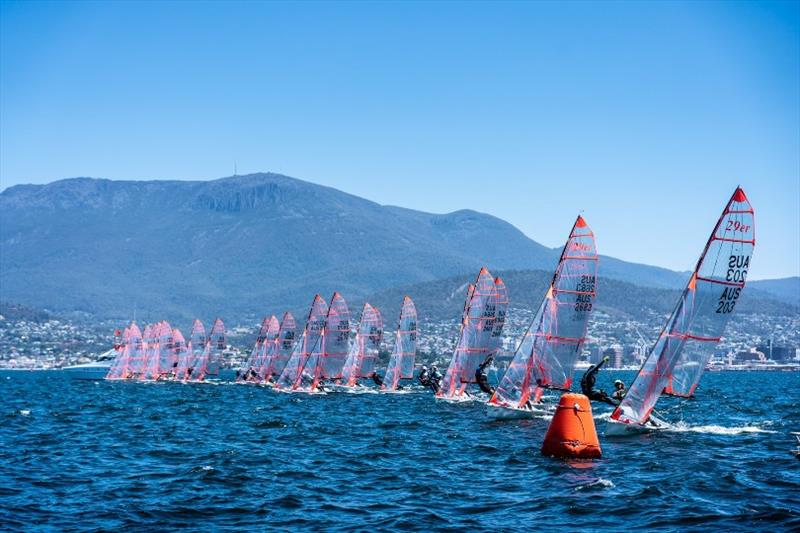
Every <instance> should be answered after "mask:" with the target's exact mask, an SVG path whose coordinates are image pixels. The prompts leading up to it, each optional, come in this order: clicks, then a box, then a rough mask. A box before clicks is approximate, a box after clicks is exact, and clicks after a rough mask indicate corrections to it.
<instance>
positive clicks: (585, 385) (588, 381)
mask: <svg viewBox="0 0 800 533" xmlns="http://www.w3.org/2000/svg"><path fill="white" fill-rule="evenodd" d="M607 362H608V356H606V357H603V360H602V361H600V362H599V363H597V364H596V365H593V366H591V367H589V370H587V371H586V373H585V374H584V375H583V377H582V378H581V392H582V393H583V394H585V395H586V396H588V397H589V399H590V400H594V401H596V402H605V403H607V404H609V405H613V406H615V407H616V406H617V405H618V403H617V402H615V401H614V400H612V399H611V398H609V397H608V394H606V391H604V390H602V389H598V390H595V388H594V383H595V381H596V380H597V372H599V371H600V367H601V366H603V365H604V364H605V363H607Z"/></svg>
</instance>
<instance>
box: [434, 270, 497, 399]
mask: <svg viewBox="0 0 800 533" xmlns="http://www.w3.org/2000/svg"><path fill="white" fill-rule="evenodd" d="M496 292H497V287H496V285H495V283H494V278H493V277H492V275H491V274H490V273H489V271H488V270H487V269H486V268H482V269H481V271H480V273H479V274H478V279H477V280H476V281H475V285H474V286H471V287H470V291H469V294H468V299H467V302H466V304H465V306H464V313H463V315H462V321H461V331H460V334H459V340H458V344H457V345H456V349H455V352H454V353H453V357H452V359H451V360H450V365H449V366H448V367H447V371H446V372H445V375H444V379H443V380H442V387H441V389H440V390H439V392H438V393H437V394H436V395H437V396H438V397H440V398H456V397H460V396H461V395H462V394H463V393H464V390H465V389H466V387H467V384H468V383H472V382H474V381H475V371H476V370H477V368H478V365H479V364H480V363H481V362H482V361H483V360H484V359H485V358H486V355H487V353H488V351H489V344H490V341H491V338H492V331H493V330H494V326H495V312H496V306H495V305H494V303H495V302H496V301H497V296H496Z"/></svg>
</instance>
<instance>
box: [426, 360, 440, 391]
mask: <svg viewBox="0 0 800 533" xmlns="http://www.w3.org/2000/svg"><path fill="white" fill-rule="evenodd" d="M443 377H444V376H442V374H441V372H439V368H438V367H437V366H436V365H431V378H430V379H429V380H428V384H429V385H430V387H431V389H432V390H433V392H439V389H440V388H442V378H443Z"/></svg>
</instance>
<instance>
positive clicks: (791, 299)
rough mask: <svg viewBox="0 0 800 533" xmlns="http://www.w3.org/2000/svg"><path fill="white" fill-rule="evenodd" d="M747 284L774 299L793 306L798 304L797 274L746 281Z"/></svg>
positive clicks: (799, 285)
mask: <svg viewBox="0 0 800 533" xmlns="http://www.w3.org/2000/svg"><path fill="white" fill-rule="evenodd" d="M747 286H748V287H752V288H753V289H756V290H758V291H760V292H762V293H766V294H769V295H770V296H771V297H772V298H774V299H776V300H780V301H782V302H785V303H788V304H791V305H793V306H800V277H798V276H794V277H791V278H780V279H763V280H758V281H748V282H747Z"/></svg>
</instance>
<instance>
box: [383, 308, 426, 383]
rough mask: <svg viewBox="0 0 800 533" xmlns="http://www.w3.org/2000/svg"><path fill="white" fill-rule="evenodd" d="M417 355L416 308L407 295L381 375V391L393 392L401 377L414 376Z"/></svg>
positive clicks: (410, 377)
mask: <svg viewBox="0 0 800 533" xmlns="http://www.w3.org/2000/svg"><path fill="white" fill-rule="evenodd" d="M416 356H417V308H416V307H415V306H414V301H413V300H411V298H409V297H408V296H406V297H405V298H403V306H402V307H401V308H400V319H399V320H398V321H397V332H396V333H395V336H394V350H392V355H391V357H390V358H389V364H388V366H387V367H386V375H384V376H383V385H381V392H395V391H397V388H398V385H399V384H400V380H401V379H413V378H414V359H415V358H416Z"/></svg>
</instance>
